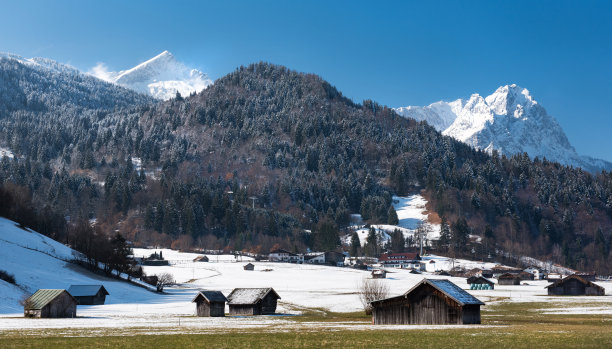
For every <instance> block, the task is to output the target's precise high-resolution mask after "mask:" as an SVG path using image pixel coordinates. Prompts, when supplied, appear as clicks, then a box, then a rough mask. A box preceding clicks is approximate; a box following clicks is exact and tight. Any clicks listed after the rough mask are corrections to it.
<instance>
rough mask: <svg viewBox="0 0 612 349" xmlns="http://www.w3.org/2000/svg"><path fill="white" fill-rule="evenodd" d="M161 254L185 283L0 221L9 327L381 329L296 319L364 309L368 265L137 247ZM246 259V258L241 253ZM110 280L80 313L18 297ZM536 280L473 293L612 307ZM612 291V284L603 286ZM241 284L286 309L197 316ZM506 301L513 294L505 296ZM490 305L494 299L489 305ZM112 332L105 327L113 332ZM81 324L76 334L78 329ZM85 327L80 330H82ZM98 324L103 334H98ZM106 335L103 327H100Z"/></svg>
mask: <svg viewBox="0 0 612 349" xmlns="http://www.w3.org/2000/svg"><path fill="white" fill-rule="evenodd" d="M155 251H157V252H159V251H161V252H162V253H163V256H164V258H166V259H167V260H169V261H170V264H171V265H169V266H144V267H143V268H144V271H145V272H146V273H147V274H148V275H153V274H160V273H164V272H169V273H171V274H172V275H174V278H175V279H176V282H177V284H176V285H175V286H171V287H167V288H166V292H165V293H164V294H157V293H155V292H151V291H148V290H146V289H144V288H141V287H138V286H134V285H131V284H128V283H125V282H122V281H118V280H114V279H110V278H106V277H102V276H99V275H96V274H92V273H89V272H86V271H83V270H82V269H79V268H76V267H74V266H72V265H70V264H68V263H67V262H65V260H68V259H71V258H72V257H73V254H74V252H73V251H72V250H71V249H69V248H68V247H66V246H64V245H61V244H59V243H57V242H55V241H53V240H51V239H49V238H46V237H44V236H42V235H40V234H37V233H34V232H28V231H25V230H22V229H20V228H18V227H16V226H15V224H14V223H13V222H11V221H8V220H5V219H0V269H3V270H6V271H8V272H9V273H12V274H14V275H15V277H16V279H17V283H18V284H19V285H20V287H16V286H14V285H11V284H8V283H6V282H4V281H0V332H2V331H20V332H21V333H25V334H27V333H28V331H33V332H32V333H34V332H36V331H38V332H36V333H38V334H40V333H41V332H40V331H46V329H48V330H49V331H58V330H59V331H61V332H62V333H64V332H65V333H66V334H67V335H79V333H76V332H78V331H79V329H86V328H88V329H92V330H87V331H86V333H87V335H103V334H104V333H107V331H109V330H112V333H114V334H133V333H136V332H137V333H175V332H207V331H225V330H231V329H233V330H240V329H249V328H258V329H263V330H266V331H288V330H293V329H301V330H316V329H336V328H350V329H353V330H371V329H373V328H375V329H381V328H382V327H380V326H376V327H373V326H370V325H367V324H364V323H357V324H353V323H326V322H306V323H304V322H295V321H291V317H292V316H295V315H299V314H300V313H301V312H303V311H311V312H312V311H314V312H321V313H324V312H326V311H334V312H352V311H359V310H361V303H360V302H359V299H358V294H357V289H358V284H359V283H360V282H361V281H362V280H363V278H366V277H369V275H370V274H369V272H367V271H361V270H354V269H350V268H337V267H327V266H317V265H308V264H302V265H298V264H285V263H270V262H252V263H253V264H255V270H254V271H245V270H243V268H242V267H243V265H244V264H246V263H247V262H248V261H250V260H251V259H250V258H247V257H242V260H236V257H234V256H231V255H222V256H215V255H209V256H208V257H209V258H210V262H193V259H194V258H195V257H197V256H200V255H199V254H195V253H180V252H177V251H172V250H169V249H161V250H160V249H156V250H153V249H151V250H149V249H135V250H134V254H135V255H136V256H148V255H150V254H151V253H153V252H155ZM239 258H240V257H239ZM425 260H433V261H435V263H431V264H432V265H435V269H438V270H439V269H448V268H450V267H452V264H453V261H452V260H449V259H447V258H445V257H440V256H425ZM454 264H455V266H457V265H462V266H464V267H466V268H471V267H490V266H491V265H490V263H482V262H474V261H465V260H455V261H454ZM424 276H425V277H429V278H448V277H443V276H435V275H431V274H425V275H415V274H411V273H409V272H408V271H406V270H396V269H389V270H388V274H387V279H383V280H381V282H384V283H385V284H387V285H388V286H389V289H390V295H389V296H395V295H400V294H402V293H404V292H405V291H407V290H408V289H409V288H411V287H412V286H413V285H414V284H416V283H417V282H419V281H420V280H421V279H422V278H423V277H424ZM450 279H451V281H453V282H455V283H456V284H457V285H459V286H460V287H462V288H464V289H468V288H469V285H468V284H467V283H466V281H465V279H464V278H453V277H450ZM100 283H101V284H103V285H104V286H105V288H106V289H107V290H108V291H109V293H110V295H109V296H108V297H107V301H106V304H105V305H98V306H79V307H78V309H77V315H78V317H77V318H74V319H25V318H23V312H22V307H21V306H20V305H19V303H18V302H19V299H20V298H21V297H22V296H23V294H26V293H31V292H34V291H35V290H36V289H38V288H68V287H69V286H70V285H71V284H100ZM527 283H528V285H520V286H499V285H496V287H495V290H474V291H469V292H470V293H472V294H473V295H474V296H476V297H477V298H479V299H481V300H482V301H484V302H487V303H490V302H498V301H511V302H538V303H540V302H542V303H550V304H551V307H550V308H548V307H547V308H546V309H541V310H538V311H546V312H559V313H564V312H565V313H576V312H578V313H580V312H585V311H586V312H587V313H588V312H590V311H595V312H604V313H607V312H608V311H609V309H610V308H612V297H611V296H605V297H549V296H547V295H546V289H545V288H544V287H545V286H546V285H548V282H547V281H529V282H527ZM600 284H601V285H602V286H604V287H605V288H606V293H607V294H612V283H609V282H608V283H600ZM236 287H273V288H274V289H275V290H276V291H277V293H278V294H279V295H280V296H281V300H280V301H279V306H278V309H277V312H278V313H280V314H279V315H277V316H260V317H226V318H198V317H195V316H194V315H195V305H194V304H193V303H191V300H192V299H193V297H194V296H195V295H196V293H197V291H198V290H200V289H211V290H220V291H222V292H223V293H224V294H226V295H227V294H228V293H229V292H230V291H231V290H232V289H233V288H236ZM502 299H504V300H502ZM483 310H484V311H486V306H485V308H484V309H483ZM388 327H389V328H393V329H421V328H431V327H436V328H447V327H449V326H388ZM105 329H106V330H105ZM71 331H72V332H71ZM74 331H76V332H74ZM96 331H97V332H96ZM96 333H99V334H96Z"/></svg>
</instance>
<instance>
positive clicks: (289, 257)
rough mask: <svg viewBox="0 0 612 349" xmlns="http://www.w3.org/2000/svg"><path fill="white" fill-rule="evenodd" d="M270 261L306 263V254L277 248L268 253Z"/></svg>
mask: <svg viewBox="0 0 612 349" xmlns="http://www.w3.org/2000/svg"><path fill="white" fill-rule="evenodd" d="M268 259H269V260H270V262H285V263H299V264H301V263H304V256H303V255H299V254H295V253H291V252H289V251H287V250H283V249H280V248H279V249H276V250H274V251H272V252H270V254H269V255H268Z"/></svg>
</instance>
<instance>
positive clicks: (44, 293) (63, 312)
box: [23, 289, 77, 318]
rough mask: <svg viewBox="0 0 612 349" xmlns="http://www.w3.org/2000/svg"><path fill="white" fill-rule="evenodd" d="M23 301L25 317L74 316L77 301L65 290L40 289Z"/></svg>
mask: <svg viewBox="0 0 612 349" xmlns="http://www.w3.org/2000/svg"><path fill="white" fill-rule="evenodd" d="M24 303H25V304H24V306H23V314H24V315H25V316H26V317H38V318H59V317H76V308H77V301H76V299H74V297H72V296H71V295H70V293H68V291H66V290H52V289H40V290H38V291H36V292H35V293H34V294H33V295H31V296H30V297H29V298H28V299H26V301H25V302H24Z"/></svg>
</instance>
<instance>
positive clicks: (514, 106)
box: [395, 84, 612, 172]
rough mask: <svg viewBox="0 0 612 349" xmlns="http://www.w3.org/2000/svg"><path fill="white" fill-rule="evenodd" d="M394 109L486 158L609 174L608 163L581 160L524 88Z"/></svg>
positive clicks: (513, 85) (549, 117)
mask: <svg viewBox="0 0 612 349" xmlns="http://www.w3.org/2000/svg"><path fill="white" fill-rule="evenodd" d="M395 110H396V111H397V112H398V113H399V114H400V115H402V116H405V117H409V118H413V119H416V120H419V121H421V120H424V121H426V122H428V123H429V124H430V125H432V126H434V127H435V128H436V129H437V130H438V131H440V132H442V133H443V134H444V135H448V136H451V137H453V138H455V139H457V140H460V141H462V142H464V143H467V144H469V145H471V146H473V147H475V148H477V149H482V150H485V151H487V152H489V153H491V152H492V151H493V150H497V151H498V152H499V153H501V154H505V155H507V156H510V155H513V154H518V153H524V152H525V153H527V154H529V156H530V157H531V158H536V157H539V158H544V157H545V158H546V159H548V160H551V161H555V162H559V163H562V164H565V165H571V166H574V167H580V168H583V169H585V170H587V171H590V172H599V171H601V170H608V171H609V170H610V169H612V163H610V162H607V161H605V160H600V159H594V158H592V157H590V156H582V155H579V154H578V153H577V152H576V149H574V147H573V146H572V145H571V144H570V142H569V140H568V139H567V136H566V135H565V132H564V131H563V129H562V128H561V126H560V125H559V124H558V123H557V121H556V120H555V118H554V117H552V116H550V115H549V114H548V113H547V112H546V110H545V109H544V107H542V106H541V105H540V104H538V102H537V101H536V100H535V99H534V98H533V97H532V96H531V94H530V93H529V91H528V90H527V89H525V88H521V87H519V86H517V85H515V84H512V85H505V86H501V87H499V88H498V89H497V90H496V91H495V92H494V93H493V94H491V95H489V96H487V97H482V96H480V95H479V94H476V93H475V94H473V95H472V96H471V97H470V98H469V99H467V100H464V99H457V100H455V101H452V102H444V101H440V102H436V103H432V104H430V105H429V106H426V107H417V106H408V107H401V108H396V109H395Z"/></svg>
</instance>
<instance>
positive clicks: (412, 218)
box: [342, 194, 440, 246]
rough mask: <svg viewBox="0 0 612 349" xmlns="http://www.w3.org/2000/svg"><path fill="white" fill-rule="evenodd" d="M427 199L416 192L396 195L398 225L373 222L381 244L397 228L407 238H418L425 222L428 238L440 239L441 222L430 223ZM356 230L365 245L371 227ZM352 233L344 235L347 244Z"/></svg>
mask: <svg viewBox="0 0 612 349" xmlns="http://www.w3.org/2000/svg"><path fill="white" fill-rule="evenodd" d="M426 204H427V200H425V198H424V197H423V196H422V195H420V194H414V195H411V196H407V197H401V196H394V197H393V208H394V209H395V212H396V213H397V219H398V220H399V222H398V224H397V225H390V224H372V225H371V227H374V228H375V229H376V233H377V235H378V239H379V241H380V242H381V245H383V246H384V244H385V243H387V241H389V240H390V239H391V235H390V234H392V233H393V231H394V230H395V229H398V230H400V231H401V232H402V234H403V235H404V238H405V239H408V238H411V239H416V238H415V234H416V230H417V227H418V226H419V224H424V225H425V227H426V228H427V240H428V241H432V240H438V239H439V238H440V224H434V223H430V222H429V221H428V219H427V209H426V208H425V205H426ZM355 232H356V233H357V236H359V241H360V242H361V246H365V244H366V241H367V238H368V234H369V233H370V230H369V228H366V227H365V226H363V225H357V226H355ZM351 235H352V234H347V235H345V236H343V237H342V241H343V242H344V243H345V244H349V245H350V243H351V237H352V236H351Z"/></svg>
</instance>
